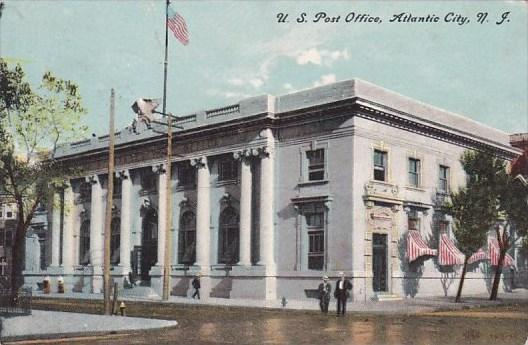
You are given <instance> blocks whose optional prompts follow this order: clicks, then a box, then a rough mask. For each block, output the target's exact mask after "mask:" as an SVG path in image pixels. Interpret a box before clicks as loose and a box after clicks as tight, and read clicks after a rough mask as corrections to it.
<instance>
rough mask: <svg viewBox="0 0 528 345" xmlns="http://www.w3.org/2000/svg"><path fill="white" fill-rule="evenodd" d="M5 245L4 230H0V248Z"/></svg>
mask: <svg viewBox="0 0 528 345" xmlns="http://www.w3.org/2000/svg"><path fill="white" fill-rule="evenodd" d="M4 244H5V230H4V229H0V247H3V246H4Z"/></svg>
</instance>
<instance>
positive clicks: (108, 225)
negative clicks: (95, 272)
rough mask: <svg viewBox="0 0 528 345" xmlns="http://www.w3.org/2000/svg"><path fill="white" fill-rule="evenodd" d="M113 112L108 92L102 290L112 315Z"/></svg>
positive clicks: (113, 103)
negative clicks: (108, 113) (108, 128)
mask: <svg viewBox="0 0 528 345" xmlns="http://www.w3.org/2000/svg"><path fill="white" fill-rule="evenodd" d="M114 112H115V92H114V89H112V91H111V92H110V133H109V138H108V139H109V142H108V188H107V193H106V215H105V228H104V250H103V254H104V259H103V289H104V313H105V315H111V314H112V305H111V303H110V293H111V287H110V245H111V238H112V237H111V232H112V206H113V198H114V140H115V138H114V136H115V133H114V132H115V130H114Z"/></svg>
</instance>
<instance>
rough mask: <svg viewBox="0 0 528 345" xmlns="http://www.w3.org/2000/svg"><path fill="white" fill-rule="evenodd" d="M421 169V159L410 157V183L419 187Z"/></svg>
mask: <svg viewBox="0 0 528 345" xmlns="http://www.w3.org/2000/svg"><path fill="white" fill-rule="evenodd" d="M420 169H421V164H420V160H419V159H415V158H409V185H410V186H413V187H418V186H419V185H420Z"/></svg>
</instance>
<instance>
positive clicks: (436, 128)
mask: <svg viewBox="0 0 528 345" xmlns="http://www.w3.org/2000/svg"><path fill="white" fill-rule="evenodd" d="M178 124H179V125H180V126H182V127H183V129H179V130H175V131H174V141H173V157H172V159H171V164H172V172H173V174H172V177H171V193H172V218H173V222H172V224H165V212H166V211H165V207H164V204H165V200H166V199H165V198H166V195H165V193H166V192H165V191H166V188H165V183H166V182H165V181H166V178H165V177H164V176H165V173H166V168H165V167H166V159H165V154H166V136H165V135H164V134H163V132H164V131H165V128H164V127H162V126H159V127H158V126H157V125H153V126H152V128H147V127H146V126H145V125H144V124H142V123H139V124H138V125H137V126H136V128H135V130H133V129H132V128H127V129H124V130H122V131H121V132H119V133H117V137H116V180H115V181H116V183H115V191H114V205H115V206H114V209H113V216H112V217H113V218H112V244H111V262H112V271H111V274H112V277H113V278H114V279H115V280H116V281H118V282H119V283H122V282H123V281H124V278H126V277H128V274H129V272H132V276H134V277H137V279H139V280H141V282H142V283H143V284H149V285H150V287H151V288H152V289H153V290H154V291H155V292H157V293H161V287H162V278H163V277H162V272H163V267H162V264H163V262H164V260H163V259H164V255H166V253H164V250H165V243H164V240H165V232H166V231H171V232H172V240H173V241H172V243H171V248H172V250H171V252H172V253H171V262H172V265H171V293H172V294H173V295H177V296H188V295H189V293H190V291H191V286H190V282H191V280H192V277H193V276H194V275H195V274H196V273H198V272H200V273H201V274H202V296H204V297H223V298H240V299H248V298H249V299H262V300H275V301H276V300H278V299H281V298H282V297H283V296H284V297H286V298H287V299H294V300H297V299H305V298H308V297H309V296H310V291H311V290H312V289H316V288H317V285H318V284H319V282H320V280H321V276H322V275H323V274H327V275H329V276H330V277H331V279H334V278H335V277H337V275H338V272H340V271H343V272H345V274H346V275H347V276H348V277H351V279H352V283H353V291H352V297H353V299H354V300H366V299H370V298H372V297H374V296H375V295H377V294H383V293H387V294H394V295H399V296H402V297H403V296H415V295H418V296H420V295H443V294H444V292H445V291H447V290H449V293H450V294H453V293H454V292H455V291H454V289H455V288H456V284H455V283H456V282H457V277H458V275H457V273H456V272H460V267H459V266H442V265H440V264H439V262H438V260H437V258H436V257H434V256H427V255H425V256H423V257H421V258H419V259H418V260H415V261H413V262H408V259H407V253H406V244H405V243H406V238H407V237H406V235H407V232H408V231H409V230H415V231H418V232H419V233H420V234H419V235H420V236H421V237H422V239H423V242H424V243H426V244H427V246H428V247H430V248H431V249H436V248H438V242H439V241H438V238H439V232H440V231H447V232H448V233H449V232H450V227H451V225H450V222H449V217H447V216H445V215H444V214H443V213H442V208H441V207H440V204H441V201H442V200H443V199H444V198H445V197H446V196H447V194H448V193H449V192H450V191H452V190H456V189H457V188H458V187H459V186H461V185H462V184H463V183H464V181H465V176H464V172H463V169H462V166H461V164H460V162H459V159H460V156H461V154H462V153H463V152H464V150H466V149H468V148H470V149H479V150H487V151H490V152H493V153H495V154H497V155H499V156H500V157H503V158H505V159H508V160H511V159H513V158H515V157H517V156H518V155H519V154H520V152H521V151H520V150H519V149H516V148H513V147H512V146H511V145H510V144H509V136H508V134H507V133H504V132H502V131H499V130H496V129H493V128H490V127H487V126H485V125H482V124H480V123H477V122H475V121H472V120H470V119H468V118H465V117H462V116H460V115H457V114H453V113H450V112H447V111H444V110H441V109H438V108H435V107H432V106H429V105H426V104H423V103H420V102H418V101H415V100H412V99H410V98H407V97H404V96H401V95H399V94H396V93H394V92H391V91H389V90H386V89H384V88H381V87H379V86H376V85H373V84H371V83H368V82H365V81H362V80H358V79H354V80H348V81H343V82H338V83H335V84H331V85H326V86H322V87H317V88H313V89H309V90H304V91H299V92H295V93H291V94H287V95H283V96H270V95H264V96H258V97H253V98H248V99H245V100H242V101H240V102H239V103H237V104H232V105H228V106H225V107H222V108H218V109H210V110H206V111H200V112H196V113H195V114H191V115H187V116H184V117H183V118H182V119H181V120H179V121H178ZM107 147H108V136H102V137H94V138H92V139H87V140H84V141H80V142H75V143H71V144H69V145H67V146H65V147H63V148H62V150H61V151H60V152H59V153H58V158H59V159H60V160H62V161H64V162H65V163H66V164H70V165H72V166H76V167H80V168H82V170H83V172H84V174H85V176H84V177H83V178H75V179H72V180H71V181H70V185H69V186H68V187H67V188H66V189H64V191H62V192H61V193H57V201H58V202H56V203H55V205H56V208H55V209H53V210H52V211H51V212H50V216H49V220H50V223H51V224H50V225H49V226H48V229H49V233H48V237H47V247H46V248H47V254H46V255H47V263H48V267H47V268H46V269H45V270H34V271H26V272H25V274H26V282H27V283H28V284H35V283H36V282H37V281H40V280H42V279H43V277H44V276H46V275H49V276H50V277H51V279H52V285H53V284H54V281H55V280H56V278H57V277H58V276H59V275H62V276H63V277H64V279H65V281H66V286H67V289H73V290H74V291H83V292H93V293H99V292H101V290H102V263H103V228H104V209H105V202H106V201H105V195H106V188H107V184H108V183H107V180H108V177H107V175H106V172H105V171H106V169H107V157H108V150H107ZM451 238H452V235H451ZM486 265H487V264H486V263H485V262H480V263H476V264H475V267H473V268H472V271H471V272H470V273H469V274H468V277H467V279H468V280H467V283H466V284H467V285H466V291H467V292H469V291H474V292H477V291H480V292H485V291H486V284H487V281H488V280H489V276H491V271H490V270H489V269H488V268H487V267H485V266H486Z"/></svg>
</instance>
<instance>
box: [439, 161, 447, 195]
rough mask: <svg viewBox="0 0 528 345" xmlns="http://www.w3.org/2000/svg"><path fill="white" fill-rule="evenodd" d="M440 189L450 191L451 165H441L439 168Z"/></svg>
mask: <svg viewBox="0 0 528 345" xmlns="http://www.w3.org/2000/svg"><path fill="white" fill-rule="evenodd" d="M438 191H440V192H444V193H448V192H449V167H446V166H445V165H440V167H439V169H438Z"/></svg>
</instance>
